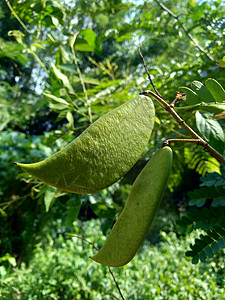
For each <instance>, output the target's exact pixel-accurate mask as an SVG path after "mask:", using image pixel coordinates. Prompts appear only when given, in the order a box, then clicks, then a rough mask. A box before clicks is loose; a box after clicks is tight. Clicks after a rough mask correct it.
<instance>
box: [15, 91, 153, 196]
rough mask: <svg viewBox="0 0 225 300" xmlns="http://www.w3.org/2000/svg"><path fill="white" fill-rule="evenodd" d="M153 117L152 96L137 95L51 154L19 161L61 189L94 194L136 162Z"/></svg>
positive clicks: (146, 141)
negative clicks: (26, 162)
mask: <svg viewBox="0 0 225 300" xmlns="http://www.w3.org/2000/svg"><path fill="white" fill-rule="evenodd" d="M154 120H155V108H154V104H153V102H152V100H151V99H150V98H148V97H145V96H142V95H140V96H136V97H134V98H132V99H131V100H129V101H127V102H126V103H124V104H123V105H121V106H119V107H118V108H116V109H114V110H112V111H111V112H109V113H107V114H106V115H104V116H102V117H101V118H99V119H98V120H97V121H96V122H94V123H93V124H92V125H90V126H89V127H88V128H87V129H86V130H85V131H84V132H83V133H82V134H81V135H80V136H79V137H77V138H76V139H75V140H73V141H72V142H71V143H70V144H69V145H67V146H66V147H65V148H64V149H62V150H61V151H59V152H57V153H56V154H54V155H52V156H51V157H49V158H47V159H45V160H43V161H41V162H37V163H32V164H22V163H17V165H18V166H19V167H20V168H21V169H22V170H24V171H25V172H27V173H29V174H31V175H32V176H34V177H36V178H38V179H40V180H41V181H43V182H45V183H47V184H49V185H52V186H54V187H56V188H59V189H61V190H64V191H68V192H71V193H77V194H92V193H95V192H98V191H100V190H102V189H104V188H106V187H108V186H110V185H112V184H113V183H115V182H116V181H117V180H119V179H120V178H121V177H122V176H124V175H125V174H126V173H127V172H128V170H129V169H130V168H131V167H132V166H133V165H134V164H135V162H136V161H137V160H138V158H139V157H140V155H141V154H142V152H143V151H144V148H145V146H146V145H147V143H148V140H149V138H150V136H151V133H152V129H153V126H154Z"/></svg>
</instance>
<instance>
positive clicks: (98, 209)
mask: <svg viewBox="0 0 225 300" xmlns="http://www.w3.org/2000/svg"><path fill="white" fill-rule="evenodd" d="M90 207H91V209H92V210H93V212H94V213H95V214H96V216H98V217H100V218H107V219H113V218H114V216H115V213H116V210H115V208H113V207H110V206H108V205H106V204H101V203H90Z"/></svg>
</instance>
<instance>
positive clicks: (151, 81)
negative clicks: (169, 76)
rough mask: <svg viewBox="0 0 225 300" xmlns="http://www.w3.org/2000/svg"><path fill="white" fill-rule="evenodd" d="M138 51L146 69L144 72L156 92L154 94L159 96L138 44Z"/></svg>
mask: <svg viewBox="0 0 225 300" xmlns="http://www.w3.org/2000/svg"><path fill="white" fill-rule="evenodd" d="M138 51H139V54H140V57H141V59H142V61H143V65H144V67H145V71H146V73H147V74H148V79H149V81H150V83H151V85H152V87H153V89H154V91H155V92H156V94H157V95H158V96H159V97H161V96H160V94H159V92H158V91H157V88H156V86H155V85H154V82H153V80H152V77H151V75H150V73H149V71H148V67H147V65H146V62H145V59H144V56H143V55H142V53H141V49H140V45H138Z"/></svg>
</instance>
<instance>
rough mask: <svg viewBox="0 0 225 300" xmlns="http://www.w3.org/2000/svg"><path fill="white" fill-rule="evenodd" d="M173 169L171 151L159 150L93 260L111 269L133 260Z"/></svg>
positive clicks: (144, 170)
mask: <svg viewBox="0 0 225 300" xmlns="http://www.w3.org/2000/svg"><path fill="white" fill-rule="evenodd" d="M171 166H172V150H171V148H169V147H164V148H161V149H159V150H158V151H157V152H156V153H155V155H154V156H153V157H152V158H151V159H150V161H149V162H148V163H147V165H146V166H145V167H144V169H143V170H142V171H141V173H140V174H139V175H138V177H137V179H136V180H135V182H134V184H133V186H132V188H131V191H130V195H129V197H128V200H127V202H126V205H125V207H124V209H123V211H122V213H121V214H120V216H119V218H118V220H117V221H116V223H115V225H114V226H113V228H112V231H111V232H110V234H109V236H108V238H107V240H106V242H105V244H104V246H103V247H102V249H100V251H99V252H98V253H97V254H96V255H94V256H92V257H91V258H92V259H93V260H94V261H96V262H98V263H101V264H104V265H106V266H110V267H121V266H123V265H125V264H127V263H128V262H130V261H131V259H132V258H133V257H134V255H135V254H136V253H137V251H138V249H139V248H140V246H141V244H142V243H143V241H144V239H145V238H146V235H147V234H148V232H149V229H150V226H151V224H152V222H153V220H154V217H155V215H156V212H157V210H158V207H159V205H160V202H161V200H162V197H163V195H164V192H165V189H166V187H167V183H168V179H169V175H170V171H171Z"/></svg>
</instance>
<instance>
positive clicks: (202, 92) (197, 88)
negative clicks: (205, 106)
mask: <svg viewBox="0 0 225 300" xmlns="http://www.w3.org/2000/svg"><path fill="white" fill-rule="evenodd" d="M191 87H192V89H193V90H194V92H195V93H196V94H197V95H198V96H199V97H200V98H201V99H202V101H203V102H207V103H208V102H215V99H214V98H213V96H212V95H211V93H210V92H209V91H208V90H207V88H206V87H205V86H204V84H203V83H201V82H200V81H197V80H195V81H193V82H192V83H191Z"/></svg>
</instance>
